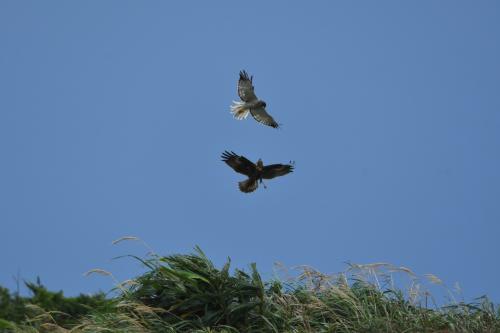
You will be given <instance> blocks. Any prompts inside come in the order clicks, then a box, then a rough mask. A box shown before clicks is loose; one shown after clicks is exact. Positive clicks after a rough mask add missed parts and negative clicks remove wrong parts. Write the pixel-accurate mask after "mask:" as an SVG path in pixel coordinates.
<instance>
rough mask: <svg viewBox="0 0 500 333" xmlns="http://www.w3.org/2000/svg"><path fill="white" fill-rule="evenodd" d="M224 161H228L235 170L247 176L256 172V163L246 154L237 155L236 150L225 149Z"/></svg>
mask: <svg viewBox="0 0 500 333" xmlns="http://www.w3.org/2000/svg"><path fill="white" fill-rule="evenodd" d="M221 157H222V161H224V162H226V164H227V165H229V166H230V167H231V168H233V169H234V171H236V172H239V173H241V174H244V175H245V176H249V177H250V176H252V175H254V174H255V170H256V167H255V164H253V163H252V162H251V161H249V160H248V159H247V158H245V157H244V156H239V155H236V154H235V153H234V152H232V151H231V152H229V151H227V150H226V151H225V152H224V153H222V156H221Z"/></svg>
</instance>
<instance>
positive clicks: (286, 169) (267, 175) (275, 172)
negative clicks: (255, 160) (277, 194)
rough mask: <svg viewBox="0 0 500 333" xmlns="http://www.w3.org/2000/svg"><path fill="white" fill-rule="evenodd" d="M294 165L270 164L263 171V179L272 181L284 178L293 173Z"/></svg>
mask: <svg viewBox="0 0 500 333" xmlns="http://www.w3.org/2000/svg"><path fill="white" fill-rule="evenodd" d="M293 169H294V167H293V165H291V164H270V165H266V166H265V167H264V168H263V169H262V178H264V179H272V178H274V177H279V176H284V175H286V174H288V173H290V172H293Z"/></svg>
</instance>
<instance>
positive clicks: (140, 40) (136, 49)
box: [0, 0, 500, 302]
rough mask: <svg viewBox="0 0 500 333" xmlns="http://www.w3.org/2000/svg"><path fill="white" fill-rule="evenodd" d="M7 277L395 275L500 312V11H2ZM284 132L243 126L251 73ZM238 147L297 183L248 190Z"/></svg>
mask: <svg viewBox="0 0 500 333" xmlns="http://www.w3.org/2000/svg"><path fill="white" fill-rule="evenodd" d="M0 49H1V52H0V73H1V74H0V91H1V98H0V154H1V157H2V158H1V161H2V162H1V163H0V204H1V209H0V223H1V230H2V237H1V242H0V259H1V262H2V269H1V270H0V284H1V285H4V286H7V287H10V288H14V287H15V282H14V279H13V276H15V275H16V274H18V273H19V275H20V276H21V277H22V278H24V279H27V280H33V279H35V278H36V276H37V275H39V276H40V277H41V279H42V282H44V283H45V284H46V285H47V286H48V287H49V288H51V289H56V290H58V289H62V290H64V291H65V293H67V294H69V295H73V294H77V293H79V292H94V291H97V290H105V291H107V290H109V289H111V288H112V286H113V282H112V281H111V280H110V279H108V278H104V277H96V276H93V277H84V276H83V275H82V274H83V273H84V272H85V271H87V270H89V269H91V268H95V267H100V268H104V269H107V270H110V271H112V272H113V273H114V274H115V276H116V277H117V279H119V280H122V279H127V278H131V277H133V276H135V275H136V274H139V273H140V272H141V271H142V269H141V267H140V266H139V265H138V264H137V263H136V262H133V261H127V260H118V261H116V260H111V259H112V258H113V257H115V256H118V255H122V254H128V253H132V254H137V255H144V254H146V252H147V250H146V249H145V248H144V247H142V246H141V245H140V244H139V243H134V242H129V243H122V244H119V245H115V246H113V245H111V241H112V240H114V239H117V238H119V237H121V236H125V235H133V236H137V237H140V238H142V239H143V240H144V241H146V242H147V243H148V244H149V245H150V246H151V247H152V248H154V250H155V251H156V252H158V253H162V254H170V253H174V252H175V253H179V252H180V253H185V252H188V251H190V250H191V249H192V248H193V247H194V246H195V245H197V244H198V245H200V246H201V247H202V248H203V249H204V250H205V252H206V253H207V254H208V256H209V257H211V258H213V259H214V260H215V262H216V263H218V264H220V263H222V262H223V261H224V260H225V258H226V257H227V256H230V257H231V258H232V259H233V262H234V264H235V265H236V266H238V267H245V265H247V264H248V263H250V262H253V261H255V262H257V264H258V267H259V268H260V270H261V271H262V272H264V273H266V274H270V273H271V272H272V270H273V263H274V262H275V261H280V262H283V263H284V264H285V265H287V266H294V265H301V264H308V265H312V266H314V267H316V268H318V269H319V270H321V271H324V272H326V273H335V272H339V271H342V270H344V269H345V268H346V266H345V262H348V261H349V262H355V263H370V262H380V261H385V262H390V263H393V264H396V265H404V266H407V267H410V268H412V269H413V270H414V271H415V272H417V273H419V274H425V273H433V274H435V275H437V276H439V277H440V278H441V279H443V280H444V281H445V282H446V283H448V284H450V285H451V284H453V283H454V282H456V281H458V282H459V283H460V285H461V286H462V289H463V291H464V295H465V297H466V298H472V297H475V296H480V295H482V294H488V295H490V296H491V297H492V298H493V299H494V300H495V301H497V302H498V301H500V289H499V288H498V281H499V280H500V266H499V265H498V253H499V252H500V245H499V244H500V243H499V241H498V238H499V235H500V223H499V222H500V204H499V203H500V202H499V198H500V175H499V170H500V131H499V127H500V93H499V92H500V62H499V61H498V59H500V5H499V4H498V2H496V1H474V2H471V1H446V0H443V1H418V2H417V1H404V2H403V1H377V2H373V1H356V2H354V1H317V2H298V1H273V2H271V1H253V2H252V3H251V4H249V3H248V2H237V1H219V2H206V1H197V2H196V1H183V2H175V3H174V2H165V1H147V2H146V1H141V2H138V1H79V2H76V1H71V2H68V1H48V2H40V1H22V2H21V1H12V0H4V1H2V2H0ZM241 69H246V70H247V71H248V72H249V73H250V74H252V75H254V84H255V86H256V92H257V94H258V96H259V97H261V98H262V99H264V100H265V101H266V102H267V104H268V111H269V112H270V113H271V114H272V115H273V116H274V117H275V118H276V119H277V120H278V122H280V123H282V124H283V129H282V130H273V129H271V128H268V127H265V126H262V125H260V124H257V123H256V122H255V121H253V120H252V119H247V120H245V121H237V120H234V119H233V118H232V117H231V115H230V113H229V105H230V104H231V101H232V100H234V99H237V95H236V82H237V78H238V71H239V70H241ZM226 149H228V150H233V151H235V152H236V153H239V154H243V155H245V156H246V157H248V158H249V159H251V160H254V161H255V160H257V159H258V158H262V159H263V160H264V163H279V162H288V161H289V160H295V161H296V172H294V173H293V174H291V175H288V176H286V177H282V178H279V179H276V180H272V181H269V182H268V189H267V190H266V189H263V188H260V189H259V190H258V191H257V192H255V193H252V194H250V195H246V194H243V193H240V192H239V191H238V189H237V182H238V181H239V180H241V179H242V176H241V175H238V174H236V173H235V172H233V171H232V170H231V169H230V168H229V167H227V166H226V165H225V164H223V163H222V162H221V161H220V154H221V153H222V151H224V150H226Z"/></svg>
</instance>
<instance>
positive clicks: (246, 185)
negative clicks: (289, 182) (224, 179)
mask: <svg viewBox="0 0 500 333" xmlns="http://www.w3.org/2000/svg"><path fill="white" fill-rule="evenodd" d="M221 157H222V161H223V162H226V163H227V165H229V166H230V167H231V168H233V169H234V171H236V172H239V173H241V174H244V175H245V176H247V177H248V179H247V180H244V181H241V182H239V183H238V185H239V187H240V191H241V192H245V193H250V192H253V191H255V190H256V189H257V187H258V186H259V182H260V183H262V179H272V178H275V177H279V176H284V175H286V174H288V173H290V172H293V169H294V166H293V163H292V164H270V165H266V166H264V164H263V163H262V160H261V159H260V158H259V160H258V161H257V163H256V164H254V163H252V162H251V161H249V160H248V159H247V158H246V157H244V156H239V155H236V154H235V153H234V152H232V151H231V152H229V151H227V150H226V151H225V152H224V153H222V156H221ZM290 163H291V162H290ZM265 187H266V186H265V185H264V188H265Z"/></svg>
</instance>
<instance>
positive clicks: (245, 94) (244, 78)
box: [238, 70, 257, 102]
mask: <svg viewBox="0 0 500 333" xmlns="http://www.w3.org/2000/svg"><path fill="white" fill-rule="evenodd" d="M252 79H253V76H251V77H249V76H248V74H247V72H246V71H244V70H243V71H241V72H240V79H239V81H238V95H239V96H240V98H241V100H242V101H243V102H252V101H256V100H257V96H255V92H254V88H253V84H252Z"/></svg>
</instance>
